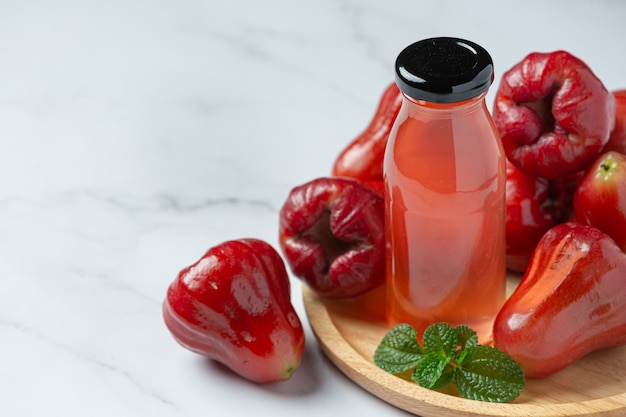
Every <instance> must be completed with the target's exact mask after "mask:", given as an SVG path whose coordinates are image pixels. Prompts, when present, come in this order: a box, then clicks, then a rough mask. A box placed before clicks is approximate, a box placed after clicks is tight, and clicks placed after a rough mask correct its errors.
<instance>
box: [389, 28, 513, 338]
mask: <svg viewBox="0 0 626 417" xmlns="http://www.w3.org/2000/svg"><path fill="white" fill-rule="evenodd" d="M395 69H396V83H397V85H398V87H399V88H400V90H401V91H402V93H403V95H404V97H403V104H402V107H401V110H400V113H399V115H398V117H397V119H396V121H395V124H394V126H393V129H392V131H391V133H390V136H389V141H388V145H387V149H386V153H385V160H384V182H385V199H386V203H385V204H386V207H385V227H386V239H387V246H386V247H387V249H386V250H387V309H386V312H387V320H388V322H389V325H390V326H393V325H395V324H398V323H409V324H411V325H413V326H414V327H415V328H416V329H417V331H418V334H420V335H421V334H423V331H424V330H425V328H426V327H428V325H430V324H433V323H436V322H447V323H450V324H451V325H453V326H456V325H459V324H465V325H468V326H470V327H472V328H473V329H474V330H476V331H477V333H478V335H479V340H480V342H481V343H488V342H489V341H490V340H491V333H492V326H493V320H494V318H495V315H496V314H497V312H498V310H499V309H500V307H501V306H502V304H503V303H504V301H505V296H506V254H505V179H506V174H505V156H504V152H503V149H502V143H501V141H500V137H499V135H498V132H497V130H496V127H495V125H494V123H493V120H492V119H491V116H490V114H489V111H488V110H487V107H486V103H485V96H486V95H487V90H488V89H489V87H490V85H491V83H492V82H493V62H492V60H491V57H490V55H489V53H488V52H487V51H486V50H485V49H483V48H482V47H480V46H479V45H477V44H475V43H473V42H470V41H467V40H463V39H458V38H431V39H426V40H422V41H419V42H417V43H414V44H412V45H410V46H408V47H407V48H405V49H404V50H403V51H402V52H401V53H400V54H399V55H398V58H397V60H396V66H395Z"/></svg>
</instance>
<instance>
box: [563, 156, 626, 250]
mask: <svg viewBox="0 0 626 417" xmlns="http://www.w3.org/2000/svg"><path fill="white" fill-rule="evenodd" d="M574 213H575V216H576V221H578V222H581V223H586V224H588V225H591V226H593V227H595V228H597V229H600V230H602V231H603V232H604V233H606V234H607V235H609V236H611V237H612V238H613V240H615V243H617V245H618V246H619V247H620V248H621V249H622V251H625V252H626V156H625V155H623V154H621V153H619V152H615V151H609V152H606V153H604V154H602V155H601V156H600V157H599V158H598V159H597V160H596V161H595V162H594V163H593V164H591V166H590V167H589V169H587V172H586V173H585V176H584V177H583V179H582V180H581V181H580V183H579V185H578V187H577V189H576V192H575V193H574Z"/></svg>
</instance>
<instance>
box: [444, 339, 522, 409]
mask: <svg viewBox="0 0 626 417" xmlns="http://www.w3.org/2000/svg"><path fill="white" fill-rule="evenodd" d="M457 365H458V363H457ZM454 382H455V384H456V386H457V388H458V390H459V392H460V393H461V396H462V397H464V398H469V399H472V400H480V401H489V402H510V401H512V400H514V399H515V398H517V397H518V396H519V395H520V393H521V392H522V390H523V389H524V373H523V372H522V369H521V368H520V366H519V365H518V364H517V362H515V360H513V359H512V358H511V357H510V356H508V355H507V354H506V353H504V352H503V351H501V350H500V349H497V348H495V347H492V346H482V345H478V346H476V347H474V348H472V349H470V353H469V354H468V355H467V356H466V357H465V358H464V360H463V363H462V365H460V366H458V367H457V368H456V371H455V374H454Z"/></svg>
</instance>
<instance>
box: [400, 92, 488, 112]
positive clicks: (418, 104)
mask: <svg viewBox="0 0 626 417" xmlns="http://www.w3.org/2000/svg"><path fill="white" fill-rule="evenodd" d="M403 96H404V102H403V106H406V107H407V108H408V109H409V112H412V111H416V112H426V113H430V114H432V115H433V116H434V115H441V116H442V117H451V116H453V115H459V114H467V113H471V112H474V111H478V110H481V109H485V110H486V106H485V97H486V96H487V92H486V91H485V92H483V93H481V94H479V95H477V96H476V97H472V98H470V99H468V100H463V101H458V102H455V103H434V102H431V101H425V100H415V99H412V98H411V97H408V96H407V95H406V94H403Z"/></svg>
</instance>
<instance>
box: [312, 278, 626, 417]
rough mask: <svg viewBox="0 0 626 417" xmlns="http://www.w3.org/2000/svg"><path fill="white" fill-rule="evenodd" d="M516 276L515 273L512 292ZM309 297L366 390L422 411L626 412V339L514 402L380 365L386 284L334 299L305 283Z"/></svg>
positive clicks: (540, 415) (348, 370) (337, 353)
mask: <svg viewBox="0 0 626 417" xmlns="http://www.w3.org/2000/svg"><path fill="white" fill-rule="evenodd" d="M518 282H519V277H516V276H509V279H508V285H509V293H510V292H511V291H512V290H513V289H514V288H515V285H517V283H518ZM303 297H304V306H305V308H306V312H307V316H308V318H309V322H310V324H311V327H312V329H313V332H314V333H315V336H316V337H317V339H318V340H319V342H320V345H321V347H322V350H323V351H324V353H325V354H326V356H328V358H329V359H330V360H331V361H332V362H333V363H334V364H335V365H336V366H337V367H338V368H339V369H340V370H341V371H342V372H343V373H344V374H345V375H346V376H348V377H349V378H350V379H351V380H353V381H354V382H355V383H356V384H358V385H359V386H361V387H362V388H364V389H365V390H367V391H369V392H370V393H372V394H373V395H375V396H377V397H379V398H380V399H382V400H384V401H386V402H388V403H390V404H392V405H394V406H396V407H398V408H400V409H403V410H405V411H408V412H411V413H413V414H416V415H419V416H421V417H457V416H458V417H468V416H481V417H484V416H490V417H517V416H520V417H521V416H524V417H548V416H550V417H557V416H568V417H571V416H586V417H592V416H593V417H600V416H601V417H623V416H626V346H623V347H619V348H614V349H608V350H604V351H598V352H594V353H591V354H589V355H587V356H586V357H584V358H582V359H580V360H578V361H577V362H575V363H574V364H572V365H570V366H569V367H567V368H566V369H564V370H562V371H561V372H559V373H557V374H554V375H552V376H550V377H547V378H540V379H537V378H536V379H530V378H529V379H527V381H526V387H525V388H524V391H523V392H522V394H521V395H520V396H519V397H518V398H517V399H516V400H515V401H514V402H512V403H509V404H497V403H486V402H480V401H472V400H467V399H464V398H461V397H459V396H458V395H456V394H455V393H454V392H452V391H450V392H448V393H443V392H438V391H432V390H428V389H425V388H422V387H420V386H419V385H417V384H415V383H414V382H411V381H408V380H405V379H402V378H400V377H397V376H394V375H391V374H388V373H386V372H384V371H383V370H381V369H380V368H378V367H377V366H376V365H374V363H373V360H372V358H373V356H374V351H375V350H376V347H377V346H378V344H379V343H380V341H381V340H382V338H383V336H384V335H385V333H386V332H387V330H388V327H387V323H386V322H385V318H384V311H382V310H383V309H382V308H381V305H382V302H381V300H383V299H384V298H383V297H384V289H381V290H376V291H373V292H371V293H368V294H366V295H364V296H361V297H357V298H354V299H349V300H329V299H324V298H321V297H319V296H317V295H316V294H315V293H314V292H313V291H311V290H309V289H308V288H307V287H306V286H303Z"/></svg>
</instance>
